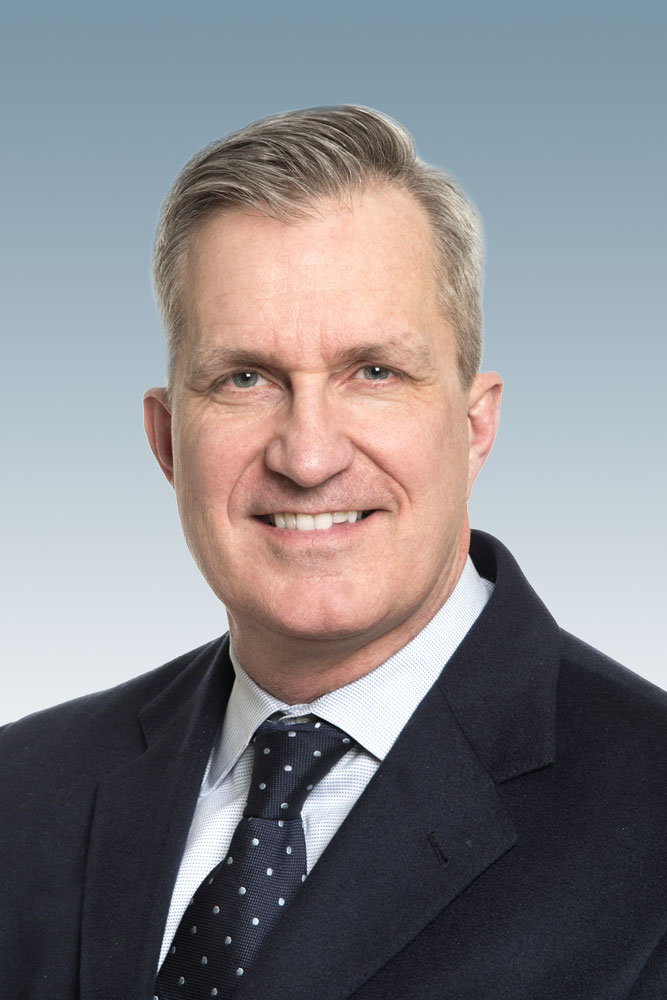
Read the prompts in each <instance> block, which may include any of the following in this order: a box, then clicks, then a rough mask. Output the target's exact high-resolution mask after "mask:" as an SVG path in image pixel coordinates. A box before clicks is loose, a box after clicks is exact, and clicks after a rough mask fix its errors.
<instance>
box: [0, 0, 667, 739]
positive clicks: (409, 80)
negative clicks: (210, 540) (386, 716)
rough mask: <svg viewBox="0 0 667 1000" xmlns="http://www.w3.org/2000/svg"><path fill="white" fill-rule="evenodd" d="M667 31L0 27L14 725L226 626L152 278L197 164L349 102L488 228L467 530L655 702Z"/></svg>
mask: <svg viewBox="0 0 667 1000" xmlns="http://www.w3.org/2000/svg"><path fill="white" fill-rule="evenodd" d="M665 27H666V22H665V6H664V4H658V3H655V4H653V3H647V2H642V0H639V2H636V3H634V4H633V5H632V6H630V5H629V4H627V5H626V4H623V5H620V4H617V3H614V2H605V3H602V2H597V3H583V4H582V3H581V0H579V2H577V3H574V2H572V0H565V2H561V3H559V4H547V3H535V2H534V0H531V2H515V0H509V2H507V3H503V4H499V3H496V2H486V3H484V2H481V3H480V2H477V3H475V2H469V3H467V4H461V3H456V4H449V3H437V4H436V3H433V2H424V0H413V2H411V3H410V4H404V3H391V2H389V3H388V2H387V0H382V2H380V0H372V2H368V3H364V2H355V3H350V2H348V0H342V2H340V0H339V2H337V3H336V4H327V5H326V6H325V5H321V4H313V3H312V2H294V0H286V2H282V3H280V4H276V3H253V2H249V3H247V4H245V5H240V4H231V3H221V2H219V3H205V2H196V0H195V2H193V3H191V4H190V5H188V6H186V5H185V4H181V3H178V4H177V3H173V2H168V0H162V2H160V3H157V2H149V3H139V4H134V3H132V4H130V3H129V2H127V0H119V2H117V3H115V4H109V5H102V4H101V3H90V2H89V0H87V2H86V3H76V2H71V0H64V2H62V3H60V4H51V3H48V4H47V3H45V2H44V0H38V2H36V3H33V4H30V5H24V6H23V7H21V8H20V7H19V6H18V5H14V6H13V8H12V11H11V12H10V13H8V14H5V15H4V24H3V25H2V26H1V29H0V35H1V36H2V39H3V40H2V43H1V45H2V51H1V52H0V57H1V58H0V67H1V69H0V72H1V73H2V76H3V79H2V81H1V83H2V86H1V87H0V95H1V100H2V105H3V127H2V171H3V182H2V185H1V191H0V197H1V199H2V220H3V221H2V235H1V237H0V239H1V248H2V249H1V252H2V260H1V265H2V266H1V268H0V278H1V280H2V286H3V288H2V299H1V303H0V310H1V322H2V336H3V344H2V360H3V364H2V375H1V379H2V394H1V402H2V428H3V436H4V452H3V454H4V460H3V471H4V473H5V485H4V489H3V498H4V506H5V509H4V517H3V532H4V542H3V550H4V555H3V587H4V588H5V589H4V594H3V597H2V602H1V605H2V614H3V618H4V619H5V623H4V625H3V628H2V663H3V683H2V697H1V701H2V705H1V709H0V719H3V718H4V719H10V718H13V717H15V716H17V715H20V714H24V713H26V712H28V711H31V710H33V709H35V708H38V707H41V706H44V705H47V704H51V703H54V702H57V701H62V700H64V699H66V698H69V697H73V696H75V695H78V694H81V693H84V692H87V691H91V690H95V689H99V688H102V687H106V686H108V685H111V684H114V683H117V682H119V681H121V680H123V679H125V678H128V677H130V676H132V675H134V674H138V673H140V672H142V671H145V670H147V669H150V668H152V667H153V666H157V665H159V664H160V663H161V662H163V661H164V660H166V659H169V658H171V657H172V656H174V655H176V654H177V653H179V652H181V651H184V650H186V649H188V648H191V647H193V646H195V645H198V644H199V643H201V642H204V641H206V640H207V639H209V638H211V637H213V636H214V635H217V634H219V633H220V632H222V631H223V630H224V628H225V619H224V614H223V610H222V608H221V607H220V605H219V604H218V603H217V601H216V599H215V598H214V597H213V596H212V595H211V594H210V593H209V591H208V589H207V587H206V585H205V583H204V582H203V581H202V580H201V579H200V577H199V575H198V572H197V570H196V569H195V567H194V565H193V564H192V562H191V560H190V557H189V555H188V553H187V551H186V548H185V545H184V543H183V542H182V540H181V536H180V531H179V526H178V522H177V517H176V510H175V504H174V501H173V497H172V495H171V492H170V490H169V488H168V486H167V484H166V482H165V481H164V480H163V479H162V476H161V474H160V472H159V470H158V468H157V466H156V465H155V463H154V461H153V459H152V456H151V455H150V453H149V451H148V447H147V445H146V443H145V441H144V437H143V430H142V425H141V408H140V399H141V394H142V391H143V390H144V388H145V387H147V386H148V385H151V384H155V383H159V382H161V381H162V378H163V354H162V347H161V334H160V330H159V325H158V320H157V317H156V314H155V311H154V307H153V304H152V298H151V292H150V285H149V277H148V260H149V250H150V244H151V240H152V235H153V230H154V226H155V221H156V217H157V213H158V208H159V204H160V201H161V199H162V196H163V194H164V192H165V191H166V189H167V187H168V185H169V183H170V182H171V180H172V179H173V177H174V176H175V174H176V172H177V171H178V169H179V168H180V166H181V165H182V164H183V162H184V161H185V160H186V159H187V158H188V157H189V156H190V154H191V153H193V152H194V151H195V150H196V149H197V148H199V147H200V146H202V145H203V144H204V143H206V142H208V141H209V140H211V139H213V138H215V137H217V136H219V135H221V134H223V133H224V132H226V131H228V130H229V129H231V128H235V127H238V126H240V125H242V124H244V123H245V122H247V121H249V120H251V119H253V118H257V117H259V116H261V115H265V114H269V113H272V112H276V111H280V110H284V109H287V108H292V107H301V106H305V105H312V104H330V103H340V102H356V103H361V104H366V105H371V106H374V107H378V108H380V109H382V110H384V111H386V112H388V113H389V114H391V115H393V116H394V117H396V118H398V119H399V120H400V121H402V122H403V123H404V124H405V125H407V127H408V128H409V129H410V130H411V131H412V132H413V134H414V135H415V137H416V140H417V144H418V148H419V151H420V154H421V155H422V157H423V158H425V159H426V160H429V161H432V162H435V163H437V164H439V165H441V166H444V167H446V168H447V169H449V170H450V171H451V172H452V173H453V174H454V175H455V176H457V177H458V178H459V180H460V181H461V182H462V183H463V185H464V187H465V188H466V190H467V191H468V192H469V194H470V195H471V196H472V197H473V199H474V200H475V201H476V203H477V204H478V206H479V208H480V209H481V212H482V214H483V216H484V220H485V224H486V230H487V240H488V269H487V286H486V354H485V363H486V366H487V367H493V368H497V369H498V370H499V371H500V372H501V373H502V374H503V376H504V378H505V382H506V389H505V399H504V405H503V416H502V421H501V431H500V436H499V439H498V441H497V444H496V446H495V449H494V452H493V454H492V456H491V458H490V460H489V462H488V464H487V467H486V469H485V470H484V472H483V474H482V477H481V479H480V481H479V482H478V484H477V487H476V491H475V495H474V499H473V503H472V508H471V513H472V522H473V524H474V525H476V526H478V527H483V528H485V529H486V530H489V531H491V532H493V533H495V534H497V535H498V536H500V538H501V539H503V540H504V541H505V543H506V544H507V545H508V546H509V547H510V548H511V549H512V550H513V552H514V553H515V555H516V556H517V558H518V559H519V561H520V563H521V565H522V566H523V568H524V571H525V573H526V574H527V576H528V578H529V579H530V581H531V582H532V583H533V585H534V586H535V587H536V589H537V590H538V592H539V593H540V594H541V595H542V597H543V598H544V600H545V602H546V603H547V605H548V606H549V607H550V609H551V610H552V612H553V613H554V615H555V616H556V618H557V619H558V620H559V621H560V623H561V624H562V625H564V626H565V627H566V628H568V629H570V630H571V631H573V632H576V633H578V634H579V635H581V636H582V637H583V638H585V639H586V640H587V641H589V642H591V643H592V644H593V645H596V646H598V647H600V648H601V649H603V650H604V651H606V652H608V653H611V654H612V655H613V656H615V657H616V658H617V659H620V660H621V661H623V662H625V663H627V664H628V665H629V666H631V667H633V668H634V669H636V670H637V671H639V672H641V673H643V674H645V675H646V676H648V677H650V678H652V679H654V680H655V681H656V682H657V683H659V684H662V685H663V686H665V687H667V669H666V667H665V653H664V648H663V646H664V642H663V635H664V628H663V619H664V610H663V606H664V602H665V587H664V572H665V570H664V567H665V564H666V555H667V553H666V545H665V528H664V523H665V499H666V497H665V494H666V490H665V431H664V424H665V419H664V414H665V388H664V370H665V332H666V331H665V296H664V275H665V235H664V234H665V232H666V230H667V219H666V203H665V178H666V177H667V169H666V166H667V165H666V162H665V160H666V157H665V150H666V138H665V87H666V76H665V70H664V46H665V40H666V39H665V34H666V33H665Z"/></svg>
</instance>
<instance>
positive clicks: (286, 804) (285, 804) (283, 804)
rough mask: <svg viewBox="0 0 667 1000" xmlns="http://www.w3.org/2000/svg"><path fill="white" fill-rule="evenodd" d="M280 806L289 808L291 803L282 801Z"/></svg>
mask: <svg viewBox="0 0 667 1000" xmlns="http://www.w3.org/2000/svg"><path fill="white" fill-rule="evenodd" d="M280 808H281V809H289V805H288V803H287V802H281V803H280Z"/></svg>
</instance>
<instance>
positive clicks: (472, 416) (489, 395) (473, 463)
mask: <svg viewBox="0 0 667 1000" xmlns="http://www.w3.org/2000/svg"><path fill="white" fill-rule="evenodd" d="M502 388H503V380H502V379H501V377H500V375H498V374H497V373H496V372H482V373H480V374H479V375H477V376H476V378H475V381H474V382H473V385H472V387H471V389H470V394H469V397H468V497H469V496H470V493H471V491H472V487H473V483H474V482H475V479H476V478H477V474H478V472H479V470H480V469H481V468H482V466H483V465H484V462H485V461H486V457H487V455H488V454H489V452H490V451H491V446H492V445H493V441H494V438H495V436H496V431H497V430H498V421H499V419H500V396H501V393H502Z"/></svg>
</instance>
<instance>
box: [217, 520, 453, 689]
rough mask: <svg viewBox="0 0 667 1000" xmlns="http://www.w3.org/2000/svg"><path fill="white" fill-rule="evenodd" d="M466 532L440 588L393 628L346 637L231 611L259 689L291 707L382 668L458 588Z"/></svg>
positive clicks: (237, 641)
mask: <svg viewBox="0 0 667 1000" xmlns="http://www.w3.org/2000/svg"><path fill="white" fill-rule="evenodd" d="M465 528H466V530H465V531H463V532H462V533H461V537H460V539H459V544H458V548H457V551H456V557H455V559H454V560H453V562H452V565H451V567H450V569H449V572H447V573H446V574H445V576H444V577H443V578H441V579H440V580H439V581H438V586H437V587H435V588H434V589H433V591H432V592H431V593H430V594H428V595H427V596H426V598H425V600H423V601H422V603H421V604H420V605H419V606H418V607H417V608H416V609H414V610H413V611H412V612H411V613H410V614H409V615H408V616H407V617H406V618H405V619H403V620H402V621H400V622H397V623H394V624H393V625H392V626H391V627H390V628H389V629H386V627H384V628H383V627H382V626H378V628H377V630H376V632H375V633H374V632H372V631H371V632H365V633H364V634H363V635H350V636H344V637H342V638H335V639H330V638H329V637H327V638H324V639H321V638H317V637H313V636H293V635H285V634H282V633H280V632H278V631H276V630H274V629H270V628H265V627H263V626H262V625H261V624H258V623H257V622H248V623H247V624H246V623H245V622H244V621H243V619H242V618H239V617H237V616H235V615H234V613H233V612H232V611H230V610H228V618H229V628H230V633H231V637H232V641H233V643H234V648H235V650H236V652H237V654H238V657H239V660H240V662H241V664H242V666H243V669H244V670H245V671H246V673H247V674H248V675H249V676H250V677H252V679H253V680H254V681H255V683H256V684H258V685H259V687H261V688H263V689H264V690H265V691H268V692H269V694H271V695H273V696H274V697H275V698H278V699H280V701H283V702H285V703H286V704H287V705H300V704H308V703H309V702H312V701H315V699H316V698H319V697H321V696H322V695H323V694H327V693H328V692H330V691H335V690H336V689H337V688H340V687H344V686H345V685H346V684H351V683H352V682H353V681H355V680H358V679H359V678H360V677H363V676H364V675H365V674H368V673H370V672H371V671H372V670H375V668H376V667H379V666H380V664H381V663H384V662H385V661H386V660H388V659H389V658H390V657H391V656H393V655H394V653H397V652H398V650H399V649H402V648H403V646H405V645H406V644H407V643H408V642H410V640H411V639H414V637H415V636H416V635H417V634H418V633H419V632H421V630H422V629H423V628H424V627H425V625H427V624H428V622H429V621H430V620H431V618H433V616H434V615H435V614H436V612H437V611H438V610H439V609H440V608H441V607H442V605H443V604H444V603H445V601H446V600H447V599H448V598H449V596H450V594H451V593H452V591H453V590H454V587H455V586H456V584H457V582H458V579H459V577H460V576H461V573H462V571H463V567H464V565H465V561H466V558H467V555H468V548H469V543H470V530H469V527H468V525H467V522H466V526H465Z"/></svg>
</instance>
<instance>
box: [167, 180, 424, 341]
mask: <svg viewBox="0 0 667 1000" xmlns="http://www.w3.org/2000/svg"><path fill="white" fill-rule="evenodd" d="M183 279H184V293H185V303H184V304H185V307H186V326H187V335H186V343H185V347H186V353H187V354H188V355H192V354H197V355H201V354H202V353H204V354H205V353H206V352H207V349H208V348H209V347H210V348H214V347H215V346H216V345H217V344H219V343H220V342H221V341H228V340H231V341H232V342H234V346H240V345H239V344H237V343H236V342H237V341H239V340H241V341H246V340H252V341H253V342H254V341H258V340H259V341H260V342H261V343H262V345H264V343H265V342H268V341H270V342H271V346H273V347H275V348H278V347H281V348H282V349H283V350H284V351H285V352H287V353H289V352H290V351H291V352H294V351H297V352H298V354H299V356H300V357H303V358H304V359H306V358H307V357H308V356H309V355H310V354H312V355H313V356H314V355H315V354H317V353H319V354H320V355H321V354H322V352H323V351H325V350H326V348H327V345H330V346H331V347H332V348H333V349H340V347H341V346H343V347H344V346H350V345H351V344H352V342H353V341H354V340H355V338H356V339H359V338H361V339H364V340H369V339H371V340H373V341H377V340H381V339H382V337H389V338H393V339H394V340H395V339H396V337H400V336H406V335H408V336H409V335H411V334H412V335H414V336H416V337H419V336H420V335H428V334H429V333H430V332H431V331H432V330H433V328H434V326H437V327H441V326H442V324H443V322H444V319H443V316H442V314H441V310H440V299H439V295H438V286H437V267H436V250H435V241H434V237H433V232H432V228H431V225H430V222H429V220H428V217H427V215H426V212H425V211H424V209H423V208H422V207H421V205H419V203H418V202H417V201H416V200H415V199H414V198H413V197H412V196H411V195H409V194H407V193H406V192H403V191H400V190H397V189H392V188H383V189H380V190H376V191H366V192H364V193H362V194H359V195H356V196H355V197H354V198H353V199H351V200H350V202H349V203H347V204H340V203H339V202H336V201H333V200H326V199H322V200H321V201H319V202H317V203H315V204H314V205H313V206H312V212H311V213H310V214H309V215H308V216H307V217H305V218H304V219H302V220H299V221H297V222H290V223H286V222H282V221H278V220H276V219H273V218H269V217H267V216H264V215H261V214H260V213H259V212H256V211H251V210H240V209H233V210H227V211H223V212H220V213H217V214H216V215H214V216H211V217H210V218H208V219H207V220H206V221H205V222H204V223H203V224H202V225H201V226H200V228H199V229H198V231H197V232H196V233H195V235H194V238H193V240H192V243H191V246H190V252H189V254H188V258H187V261H186V266H185V268H184V273H183Z"/></svg>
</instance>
